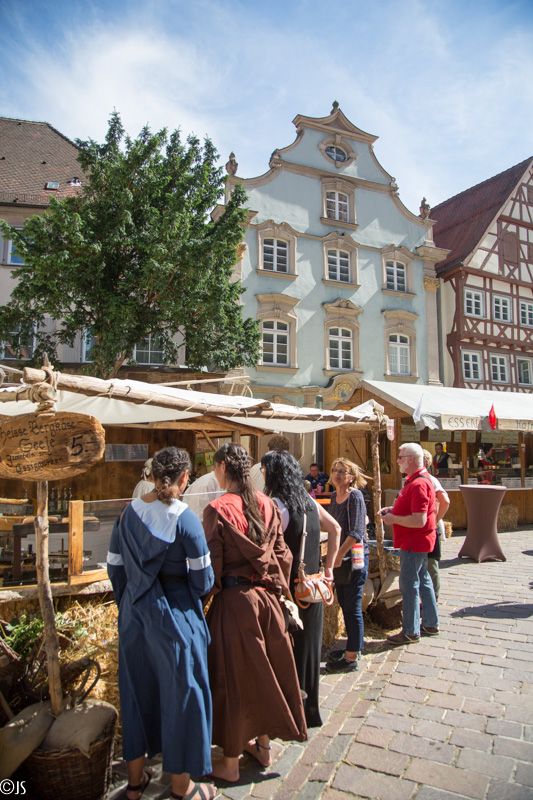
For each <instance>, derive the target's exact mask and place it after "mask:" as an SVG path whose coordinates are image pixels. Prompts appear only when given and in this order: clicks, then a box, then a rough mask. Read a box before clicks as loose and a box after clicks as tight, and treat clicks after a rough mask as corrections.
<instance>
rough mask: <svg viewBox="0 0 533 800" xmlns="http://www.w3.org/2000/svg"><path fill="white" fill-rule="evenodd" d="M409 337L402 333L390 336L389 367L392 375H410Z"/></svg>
mask: <svg viewBox="0 0 533 800" xmlns="http://www.w3.org/2000/svg"><path fill="white" fill-rule="evenodd" d="M410 360H411V359H410V353H409V337H408V336H404V335H403V334H400V333H392V334H391V335H390V336H389V367H390V374H391V375H410V374H411V367H410Z"/></svg>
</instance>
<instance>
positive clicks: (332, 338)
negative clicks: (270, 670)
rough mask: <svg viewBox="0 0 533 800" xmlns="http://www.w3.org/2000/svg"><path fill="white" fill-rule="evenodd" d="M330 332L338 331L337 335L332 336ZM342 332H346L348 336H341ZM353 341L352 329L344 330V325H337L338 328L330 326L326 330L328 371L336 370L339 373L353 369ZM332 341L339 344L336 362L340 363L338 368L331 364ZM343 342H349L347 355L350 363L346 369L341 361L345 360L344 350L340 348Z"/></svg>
mask: <svg viewBox="0 0 533 800" xmlns="http://www.w3.org/2000/svg"><path fill="white" fill-rule="evenodd" d="M332 331H338V333H337V334H333V333H332ZM344 331H346V332H347V333H348V334H349V335H348V336H345V335H343V332H344ZM353 339H354V332H353V329H352V328H348V327H346V328H345V327H344V325H339V326H336V327H333V325H331V326H330V327H329V328H328V352H327V362H326V363H327V367H328V369H330V370H338V371H339V372H351V371H352V369H353ZM333 341H337V342H339V349H338V361H339V362H340V363H339V365H338V366H334V365H333V364H332V363H331V348H332V342H333ZM344 342H349V344H350V348H349V354H350V357H349V360H350V363H349V365H348V366H347V367H345V366H344V365H343V364H342V361H343V360H344V359H345V352H346V351H345V350H344V348H343V346H342V345H343V343H344Z"/></svg>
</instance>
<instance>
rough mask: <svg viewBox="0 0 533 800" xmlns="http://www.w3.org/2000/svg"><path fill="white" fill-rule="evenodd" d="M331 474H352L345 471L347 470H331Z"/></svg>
mask: <svg viewBox="0 0 533 800" xmlns="http://www.w3.org/2000/svg"><path fill="white" fill-rule="evenodd" d="M331 473H332V474H333V473H337V475H351V474H352V473H351V472H348V471H347V470H345V469H332V470H331Z"/></svg>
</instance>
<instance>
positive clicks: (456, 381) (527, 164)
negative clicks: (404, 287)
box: [431, 158, 533, 392]
mask: <svg viewBox="0 0 533 800" xmlns="http://www.w3.org/2000/svg"><path fill="white" fill-rule="evenodd" d="M431 217H432V219H435V220H436V224H435V227H434V229H433V235H434V241H435V244H436V245H437V246H438V247H441V248H446V249H447V250H449V251H450V252H449V253H448V255H447V256H446V258H445V259H444V260H443V261H441V262H440V263H439V264H438V265H437V275H438V277H439V278H440V279H441V288H440V303H439V308H440V313H441V319H440V330H441V368H442V370H443V381H444V384H445V385H447V386H456V387H465V388H480V389H500V390H507V391H522V392H524V391H525V392H530V391H532V389H533V158H528V159H526V160H525V161H522V162H521V163H520V164H516V166H514V167H511V168H510V169H508V170H506V171H505V172H502V173H500V174H499V175H496V176H495V177H493V178H490V179H489V180H486V181H484V182H483V183H480V184H478V185H477V186H473V187H472V188H471V189H467V190H466V191H464V192H461V194H458V195H456V196H455V197H452V198H450V199H449V200H446V201H445V202H444V203H441V204H440V205H438V206H435V207H434V208H433V209H432V210H431Z"/></svg>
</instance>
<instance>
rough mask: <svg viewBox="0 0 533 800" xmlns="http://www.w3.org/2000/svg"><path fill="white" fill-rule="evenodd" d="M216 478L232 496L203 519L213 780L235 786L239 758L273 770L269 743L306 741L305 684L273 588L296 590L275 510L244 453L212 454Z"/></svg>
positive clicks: (237, 449)
mask: <svg viewBox="0 0 533 800" xmlns="http://www.w3.org/2000/svg"><path fill="white" fill-rule="evenodd" d="M214 460H215V475H216V477H217V480H218V482H219V484H220V487H221V488H222V489H226V494H224V495H222V497H219V498H217V499H216V500H213V501H212V502H211V503H210V504H209V505H208V506H207V508H206V509H205V511H204V529H205V532H206V538H207V543H208V545H209V549H210V551H211V561H212V564H213V569H214V572H215V585H214V588H213V590H212V594H213V595H214V596H213V602H212V604H211V607H210V608H209V611H208V614H207V624H208V626H209V630H210V633H211V644H210V645H209V648H208V667H209V678H210V683H211V692H212V695H213V743H214V744H216V745H219V746H220V747H222V748H223V750H224V756H223V757H222V758H218V759H213V770H212V774H213V776H214V777H216V778H223V779H224V780H227V781H232V782H233V781H237V780H238V778H239V756H240V755H241V753H243V751H247V752H250V753H251V754H252V755H253V756H255V758H256V759H257V760H258V761H259V763H260V764H261V765H262V766H264V767H268V766H270V764H271V755H270V739H271V738H279V739H283V740H285V741H288V740H296V741H300V742H301V741H305V739H306V738H307V729H306V724H305V717H304V711H303V705H302V698H301V693H300V688H299V685H298V676H297V673H296V666H295V663H294V657H293V653H292V647H291V643H290V639H289V636H288V634H287V632H286V626H285V619H284V616H283V612H282V610H281V605H280V603H279V600H278V598H277V596H276V590H277V591H278V592H279V591H283V592H284V593H285V594H287V593H288V592H289V584H288V580H289V574H290V569H291V561H292V557H291V553H290V551H289V549H288V547H287V545H286V544H285V541H284V538H283V534H282V528H281V518H280V513H279V511H278V509H277V507H276V506H275V505H274V504H273V502H272V501H271V500H270V499H269V498H268V497H266V496H265V495H264V494H262V493H261V492H257V491H256V490H254V489H253V487H252V485H251V483H250V479H249V475H250V457H249V455H248V453H247V452H246V450H245V449H244V448H243V447H241V446H240V445H237V444H234V443H230V444H225V445H223V446H222V447H221V448H220V449H219V450H217V452H216V453H215V458H214Z"/></svg>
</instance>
